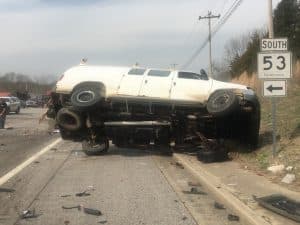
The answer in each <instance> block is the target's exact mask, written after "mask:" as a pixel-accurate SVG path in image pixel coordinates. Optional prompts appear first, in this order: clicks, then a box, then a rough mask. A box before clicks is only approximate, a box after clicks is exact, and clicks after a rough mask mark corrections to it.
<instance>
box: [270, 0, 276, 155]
mask: <svg viewBox="0 0 300 225" xmlns="http://www.w3.org/2000/svg"><path fill="white" fill-rule="evenodd" d="M268 17H269V26H268V27H269V38H274V25H273V7H272V0H268ZM271 101H272V130H273V138H272V139H273V157H275V156H276V153H277V149H276V148H277V146H276V132H277V131H276V100H275V98H274V97H272V100H271Z"/></svg>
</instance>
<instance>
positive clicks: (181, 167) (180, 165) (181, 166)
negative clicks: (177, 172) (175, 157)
mask: <svg viewBox="0 0 300 225" xmlns="http://www.w3.org/2000/svg"><path fill="white" fill-rule="evenodd" d="M170 164H171V165H174V166H176V167H178V168H180V169H184V166H183V165H182V164H181V163H180V162H175V163H174V162H171V163H170Z"/></svg>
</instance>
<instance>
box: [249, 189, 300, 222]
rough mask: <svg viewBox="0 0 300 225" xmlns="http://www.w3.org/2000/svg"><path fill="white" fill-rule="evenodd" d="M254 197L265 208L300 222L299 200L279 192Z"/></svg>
mask: <svg viewBox="0 0 300 225" xmlns="http://www.w3.org/2000/svg"><path fill="white" fill-rule="evenodd" d="M254 199H255V200H256V201H257V202H258V203H259V204H260V205H261V206H263V207H265V208H266V209H269V210H271V211H273V212H275V213H277V214H280V215H282V216H284V217H287V218H289V219H292V220H295V221H297V222H298V223H299V222H300V202H297V201H294V200H292V199H290V198H288V197H286V196H284V195H279V194H275V195H269V196H265V197H261V198H256V197H255V198H254Z"/></svg>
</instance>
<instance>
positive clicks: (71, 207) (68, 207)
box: [62, 205, 81, 211]
mask: <svg viewBox="0 0 300 225" xmlns="http://www.w3.org/2000/svg"><path fill="white" fill-rule="evenodd" d="M62 208H63V209H78V210H79V211H80V210H81V205H75V206H62Z"/></svg>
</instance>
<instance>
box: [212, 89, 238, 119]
mask: <svg viewBox="0 0 300 225" xmlns="http://www.w3.org/2000/svg"><path fill="white" fill-rule="evenodd" d="M206 107H207V111H208V112H209V113H210V114H211V115H213V116H217V117H220V116H227V115H229V114H230V113H232V112H234V111H235V110H237V109H238V107H239V101H238V98H237V96H236V95H235V93H233V92H232V91H231V90H220V91H216V92H214V93H212V94H211V95H210V97H209V99H208V101H207V106H206Z"/></svg>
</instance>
